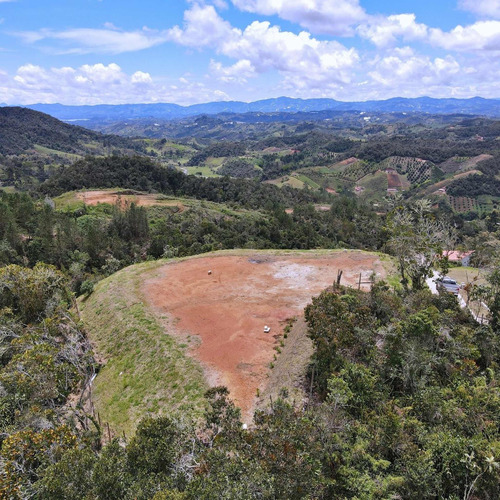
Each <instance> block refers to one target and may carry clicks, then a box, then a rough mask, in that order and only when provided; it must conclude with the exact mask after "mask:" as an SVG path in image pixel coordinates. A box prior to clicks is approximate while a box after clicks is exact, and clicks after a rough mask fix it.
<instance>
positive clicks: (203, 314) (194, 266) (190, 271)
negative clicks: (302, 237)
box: [141, 250, 386, 421]
mask: <svg viewBox="0 0 500 500" xmlns="http://www.w3.org/2000/svg"><path fill="white" fill-rule="evenodd" d="M338 269H342V270H343V271H344V274H343V280H342V283H343V284H350V285H356V284H357V282H358V279H359V274H360V272H361V273H362V274H363V280H365V279H368V277H369V276H370V275H371V274H372V273H373V272H375V273H376V274H377V275H378V276H379V277H385V276H386V270H385V267H384V263H383V262H382V261H381V260H380V257H379V256H378V255H376V254H370V253H365V252H361V251H352V250H349V251H347V250H343V251H330V252H329V251H321V252H300V253H297V252H288V253H276V252H274V253H271V252H243V253H241V252H240V253H236V254H234V253H233V255H230V254H227V253H222V254H212V255H210V256H201V257H197V258H193V259H187V260H183V261H171V262H168V263H166V264H165V265H163V266H162V267H159V268H156V269H155V272H154V273H148V275H149V277H148V278H147V279H145V281H144V282H143V285H142V290H141V292H142V293H141V294H142V295H143V296H144V297H145V300H146V301H147V303H149V305H150V306H151V307H152V308H153V310H154V311H156V315H157V316H159V315H161V316H166V317H167V318H168V325H167V327H168V331H169V333H174V334H176V335H177V336H178V337H179V338H185V337H186V336H187V337H193V336H197V337H198V338H199V342H198V345H197V347H195V348H193V349H192V351H191V352H192V355H193V356H194V357H195V358H196V359H198V360H199V361H200V362H201V364H202V365H203V367H204V369H205V373H206V376H207V378H208V382H209V383H210V384H211V385H214V384H217V385H219V384H221V385H226V386H227V387H228V388H229V390H230V392H231V394H232V397H233V399H234V401H235V402H236V403H237V405H238V406H239V407H240V408H241V409H242V410H243V416H244V418H245V420H246V421H250V419H251V416H252V413H253V410H254V408H255V400H256V395H257V392H258V390H259V391H261V392H262V391H264V390H265V387H266V382H267V380H268V376H269V370H270V368H269V365H270V362H271V361H272V360H273V357H274V354H275V350H274V347H275V346H276V344H277V338H278V336H279V335H281V333H282V329H283V326H284V322H285V321H286V320H287V319H289V318H291V317H294V316H301V315H302V312H303V309H304V307H305V306H306V305H307V304H308V303H309V302H310V300H311V297H313V296H315V295H318V294H319V293H320V292H321V291H322V290H324V289H325V288H326V287H327V286H329V285H331V284H332V283H333V281H334V280H335V278H336V275H337V270H338ZM209 271H211V273H210V274H209ZM265 325H268V326H269V327H270V328H271V331H270V333H264V326H265ZM291 364H293V363H291ZM270 380H271V379H270Z"/></svg>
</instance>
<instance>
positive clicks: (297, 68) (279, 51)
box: [169, 5, 359, 86]
mask: <svg viewBox="0 0 500 500" xmlns="http://www.w3.org/2000/svg"><path fill="white" fill-rule="evenodd" d="M169 36H170V38H171V40H173V41H175V42H176V43H179V44H181V45H185V46H188V47H200V48H201V47H211V48H214V49H215V50H216V51H217V52H218V53H220V54H223V55H225V56H228V57H230V58H232V59H236V60H237V61H246V62H245V63H242V62H240V63H239V65H240V66H238V63H237V64H236V65H235V66H234V67H233V68H232V69H231V71H232V72H235V71H236V70H237V69H241V67H242V66H246V68H247V69H248V68H249V67H251V68H253V69H254V70H255V72H256V73H264V72H266V71H271V70H277V71H280V72H281V73H282V74H283V75H284V76H285V77H286V78H288V79H289V80H290V81H295V82H296V83H297V85H298V86H302V85H305V84H308V85H311V86H316V85H324V84H328V85H329V86H332V85H335V84H339V83H348V82H349V81H350V80H351V77H352V75H351V70H352V68H353V67H354V66H355V65H356V64H357V62H358V60H359V56H358V53H357V51H356V50H355V49H354V48H351V49H347V48H346V47H345V46H343V45H342V44H340V43H339V42H337V41H320V40H318V39H316V38H313V37H312V36H311V35H310V33H307V32H305V31H303V32H301V33H299V34H295V33H292V32H289V31H281V29H280V28H279V27H277V26H271V24H270V23H269V22H267V21H266V22H259V21H255V22H253V23H251V24H250V25H249V26H247V27H246V28H245V29H244V30H240V29H237V28H234V27H232V26H231V25H230V24H229V23H228V22H227V21H225V20H224V19H222V18H221V17H220V16H219V15H218V14H217V12H216V11H215V9H214V8H213V7H212V6H207V5H205V6H200V5H195V6H193V8H192V9H191V10H189V11H187V12H186V13H185V25H184V28H180V27H179V26H176V27H174V28H172V30H170V32H169ZM212 69H215V70H216V71H219V73H220V72H221V71H223V70H222V66H221V67H218V66H213V68H212ZM226 71H227V69H226Z"/></svg>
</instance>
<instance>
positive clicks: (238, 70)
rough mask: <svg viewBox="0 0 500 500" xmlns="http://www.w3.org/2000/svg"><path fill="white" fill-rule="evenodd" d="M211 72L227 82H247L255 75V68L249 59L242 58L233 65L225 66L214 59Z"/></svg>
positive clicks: (211, 63)
mask: <svg viewBox="0 0 500 500" xmlns="http://www.w3.org/2000/svg"><path fill="white" fill-rule="evenodd" d="M210 72H211V73H212V75H214V76H215V77H216V78H217V79H218V80H220V81H222V82H225V83H246V82H247V80H248V78H252V77H254V76H255V68H254V66H253V64H252V63H251V62H250V61H249V60H248V59H241V60H240V61H238V62H236V63H235V64H233V65H232V66H223V65H222V63H220V62H218V61H214V60H213V59H212V60H211V61H210Z"/></svg>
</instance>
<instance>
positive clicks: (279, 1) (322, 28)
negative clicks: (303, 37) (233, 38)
mask: <svg viewBox="0 0 500 500" xmlns="http://www.w3.org/2000/svg"><path fill="white" fill-rule="evenodd" d="M232 2H233V4H234V5H235V6H236V7H238V8H239V9H241V10H244V11H247V12H254V13H257V14H263V15H267V16H269V15H277V16H279V17H281V18H282V19H286V20H287V21H291V22H293V23H296V24H298V25H300V26H302V27H304V28H307V29H308V30H310V31H311V32H312V33H321V34H328V35H337V36H346V35H352V34H353V29H352V26H353V25H355V24H358V23H359V22H361V21H362V20H363V19H365V17H366V13H365V11H364V9H363V8H362V7H361V6H360V4H359V0H336V1H332V0H232Z"/></svg>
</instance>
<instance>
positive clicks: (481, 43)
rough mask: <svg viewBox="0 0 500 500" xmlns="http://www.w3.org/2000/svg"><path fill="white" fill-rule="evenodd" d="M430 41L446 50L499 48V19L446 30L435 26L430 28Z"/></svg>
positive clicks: (490, 49)
mask: <svg viewBox="0 0 500 500" xmlns="http://www.w3.org/2000/svg"><path fill="white" fill-rule="evenodd" d="M430 41H431V43H433V44H434V45H437V46H439V47H442V48H444V49H447V50H455V51H484V50H486V51H496V50H500V21H478V22H477V23H474V24H471V25H469V26H465V27H464V26H457V27H456V28H454V29H452V30H451V31H447V32H444V31H442V30H440V29H437V28H435V29H432V30H430Z"/></svg>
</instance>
